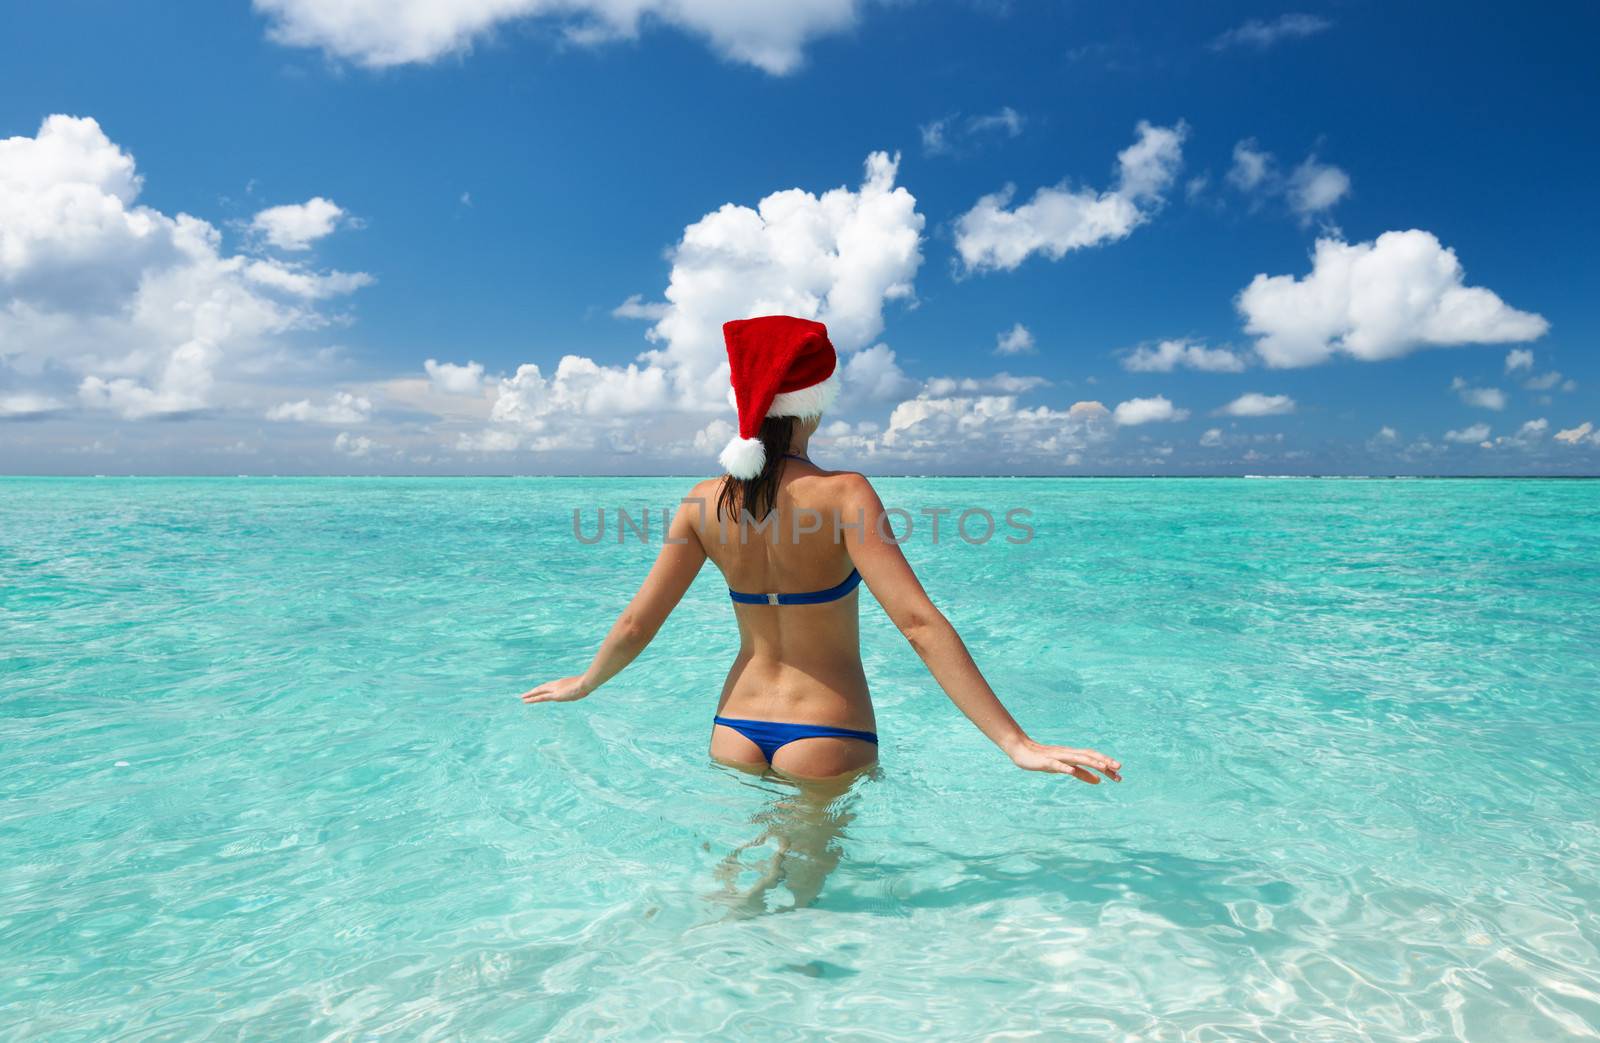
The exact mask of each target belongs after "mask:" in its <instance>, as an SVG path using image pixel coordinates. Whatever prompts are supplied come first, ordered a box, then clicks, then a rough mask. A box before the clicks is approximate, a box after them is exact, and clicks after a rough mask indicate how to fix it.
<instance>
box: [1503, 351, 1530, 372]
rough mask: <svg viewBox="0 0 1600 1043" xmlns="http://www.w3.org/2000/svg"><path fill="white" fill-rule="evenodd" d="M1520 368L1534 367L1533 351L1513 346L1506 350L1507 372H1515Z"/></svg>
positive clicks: (1528, 368)
mask: <svg viewBox="0 0 1600 1043" xmlns="http://www.w3.org/2000/svg"><path fill="white" fill-rule="evenodd" d="M1519 369H1527V370H1531V369H1533V352H1531V351H1529V350H1528V349H1527V348H1512V349H1511V350H1510V351H1508V352H1506V372H1507V373H1515V372H1516V371H1517V370H1519Z"/></svg>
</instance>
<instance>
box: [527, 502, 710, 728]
mask: <svg viewBox="0 0 1600 1043" xmlns="http://www.w3.org/2000/svg"><path fill="white" fill-rule="evenodd" d="M696 496H701V497H702V499H701V500H700V501H698V505H697V501H696V500H695V499H694V497H696ZM703 496H704V493H703V491H702V490H701V489H700V488H699V487H698V486H697V487H696V489H695V491H694V492H693V493H691V494H690V498H689V499H687V500H685V501H684V502H683V503H681V504H679V505H678V510H677V513H676V514H674V515H673V517H672V522H671V523H670V524H669V525H668V526H667V532H666V536H665V538H664V539H663V540H662V543H661V553H660V554H658V555H656V562H655V564H654V565H652V566H651V567H650V574H649V575H647V576H646V577H645V578H644V583H642V584H641V585H640V586H639V591H638V593H636V594H634V596H633V600H632V601H630V602H628V607H627V608H625V609H623V610H622V614H621V615H620V616H618V617H617V621H616V622H615V623H613V624H612V626H611V632H610V633H608V634H607V635H606V639H605V640H604V641H602V642H601V643H600V650H599V651H598V652H596V653H595V654H594V660H593V661H592V662H590V664H589V669H587V670H585V671H584V672H583V673H581V674H578V675H577V676H575V677H563V678H561V679H560V680H558V681H546V682H545V683H544V684H542V685H540V686H539V687H537V688H532V689H529V690H528V691H526V692H523V693H522V701H523V702H525V703H564V702H571V701H572V700H574V699H582V698H583V697H584V696H586V695H588V694H589V693H590V692H592V691H594V690H595V689H596V688H599V687H600V686H601V685H603V684H605V683H606V682H607V681H609V680H611V678H613V677H615V676H616V675H617V673H619V672H620V671H621V670H622V668H623V667H625V666H627V665H628V664H629V663H631V662H633V660H634V659H635V658H636V657H637V656H638V655H639V653H640V652H643V651H644V650H645V646H646V645H648V644H650V641H651V639H652V638H654V637H655V636H656V631H658V630H660V629H661V624H662V623H665V622H666V621H667V617H668V616H669V615H671V614H672V610H673V609H674V608H677V607H678V602H679V601H680V600H682V598H683V594H684V592H685V591H686V590H688V589H689V584H691V583H693V582H694V578H695V576H696V575H698V574H699V572H700V566H702V565H704V564H705V561H706V550H705V547H704V546H702V545H701V543H700V536H699V534H698V533H696V531H695V524H694V519H695V518H696V517H698V515H699V512H700V511H701V510H702V509H703V508H704V499H703Z"/></svg>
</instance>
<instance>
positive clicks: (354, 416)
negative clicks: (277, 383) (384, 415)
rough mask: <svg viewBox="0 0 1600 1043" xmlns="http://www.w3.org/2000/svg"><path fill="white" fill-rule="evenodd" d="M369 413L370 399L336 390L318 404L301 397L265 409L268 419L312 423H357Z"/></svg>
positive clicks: (368, 415) (370, 409) (370, 410)
mask: <svg viewBox="0 0 1600 1043" xmlns="http://www.w3.org/2000/svg"><path fill="white" fill-rule="evenodd" d="M371 415H372V400H371V399H369V398H367V397H366V396H364V395H355V394H351V393H350V392H348V391H337V392H335V393H334V394H333V395H332V396H330V397H329V398H328V400H327V401H326V402H323V403H321V404H320V405H318V404H313V403H312V401H311V400H310V399H309V398H303V399H301V400H299V401H298V402H283V403H280V404H278V405H276V406H273V407H272V408H271V409H269V410H267V419H268V420H298V421H300V422H301V423H314V424H359V423H361V422H363V421H365V420H366V419H367V418H368V417H370V416H371Z"/></svg>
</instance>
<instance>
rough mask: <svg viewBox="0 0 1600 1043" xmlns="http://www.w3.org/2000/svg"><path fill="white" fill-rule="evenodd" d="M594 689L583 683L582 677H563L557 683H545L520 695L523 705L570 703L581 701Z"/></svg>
mask: <svg viewBox="0 0 1600 1043" xmlns="http://www.w3.org/2000/svg"><path fill="white" fill-rule="evenodd" d="M593 690H594V689H592V688H590V687H589V686H588V685H587V684H585V683H584V681H583V677H582V676H581V675H580V676H578V677H563V678H562V679H561V680H559V681H546V682H545V683H544V684H542V685H540V686H539V687H537V688H530V689H528V690H527V691H526V692H523V693H522V701H523V702H525V703H570V702H572V701H573V700H575V699H582V698H583V697H584V696H586V695H588V694H589V693H590V692H592V691H593Z"/></svg>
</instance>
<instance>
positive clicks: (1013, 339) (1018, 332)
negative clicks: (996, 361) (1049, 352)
mask: <svg viewBox="0 0 1600 1043" xmlns="http://www.w3.org/2000/svg"><path fill="white" fill-rule="evenodd" d="M1036 350H1038V349H1037V348H1035V347H1034V343H1033V333H1032V332H1031V331H1030V330H1029V329H1028V327H1026V326H1024V325H1023V324H1022V323H1020V322H1019V323H1016V324H1014V325H1013V326H1012V327H1011V328H1010V329H1009V330H1007V331H1005V332H1004V333H1001V334H999V335H998V336H997V337H995V346H994V353H995V354H996V355H1032V354H1034V352H1035V351H1036Z"/></svg>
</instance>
